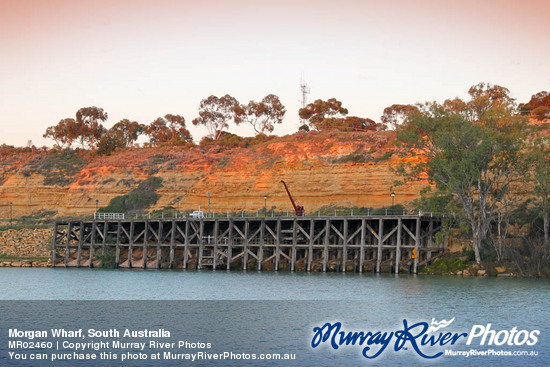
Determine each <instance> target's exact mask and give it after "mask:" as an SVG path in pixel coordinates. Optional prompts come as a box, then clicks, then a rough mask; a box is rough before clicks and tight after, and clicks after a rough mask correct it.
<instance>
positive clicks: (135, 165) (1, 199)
mask: <svg viewBox="0 0 550 367" xmlns="http://www.w3.org/2000/svg"><path fill="white" fill-rule="evenodd" d="M400 159H401V158H399V157H398V154H397V149H396V147H395V135H394V132H391V131H388V132H364V133H323V134H319V133H307V134H305V133H304V132H300V133H297V134H294V135H292V136H286V137H280V138H278V137H276V138H273V139H270V140H268V141H266V142H263V143H260V144H256V145H252V146H250V147H248V148H233V149H224V148H219V147H213V148H209V149H205V148H201V147H192V148H189V147H160V148H139V149H138V148H134V149H127V150H125V151H122V152H119V153H116V154H114V155H111V156H97V155H94V154H92V153H89V152H80V153H78V152H76V153H71V154H68V153H67V152H58V153H52V152H36V151H35V152H23V151H19V152H16V153H11V154H6V153H5V154H3V155H2V164H1V167H0V183H1V186H0V217H1V218H9V210H10V208H9V203H10V202H12V203H13V217H14V218H16V217H20V216H23V215H31V214H32V213H37V212H40V211H52V212H55V215H56V216H78V215H90V214H92V213H93V212H94V211H95V205H96V200H98V201H99V206H100V207H102V206H106V205H107V204H108V203H109V201H110V200H111V199H112V198H114V197H116V196H120V195H124V194H127V193H128V192H130V191H131V190H132V189H134V188H136V187H137V185H138V184H139V183H140V182H142V181H143V180H144V179H146V178H147V177H151V176H156V177H160V178H162V185H163V187H162V188H160V189H158V190H157V193H158V194H159V195H160V198H159V200H158V202H157V204H156V205H154V207H152V208H149V209H148V210H155V209H162V208H164V207H167V206H172V207H174V208H177V207H178V204H176V202H177V201H176V200H177V199H178V198H181V199H180V202H179V209H180V210H196V209H197V208H198V207H199V206H200V207H201V208H202V209H204V210H207V207H208V195H207V192H210V207H211V210H212V211H214V212H226V211H233V212H236V211H241V210H245V211H256V210H260V211H261V210H263V208H264V195H267V197H268V199H267V208H268V210H270V209H272V208H274V209H275V210H278V211H287V210H289V211H292V206H291V204H290V201H289V199H288V197H287V194H286V192H285V190H284V187H283V185H282V184H281V183H280V181H281V180H285V181H286V182H287V184H288V185H289V188H290V190H291V192H292V194H293V195H294V197H295V199H296V200H297V202H298V204H300V205H303V206H304V207H305V208H306V213H311V212H313V211H316V210H317V209H319V208H321V207H323V206H327V205H335V206H346V207H374V208H377V207H383V206H389V205H391V196H390V192H391V187H392V186H393V184H394V181H395V180H396V179H398V177H396V176H395V174H394V173H393V172H392V167H395V166H396V165H397V164H398V162H399V161H400ZM425 185H426V183H425V182H418V183H415V184H412V185H407V186H399V187H396V188H394V191H395V193H396V196H395V203H396V204H398V203H404V204H406V203H409V202H410V201H411V200H413V199H415V198H417V197H418V195H419V191H420V190H421V188H422V187H424V186H425Z"/></svg>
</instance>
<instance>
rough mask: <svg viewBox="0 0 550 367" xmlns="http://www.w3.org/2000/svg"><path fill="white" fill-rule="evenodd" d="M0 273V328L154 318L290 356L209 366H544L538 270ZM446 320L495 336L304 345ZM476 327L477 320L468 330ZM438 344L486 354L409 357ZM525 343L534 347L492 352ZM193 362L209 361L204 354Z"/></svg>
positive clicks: (543, 290) (547, 300)
mask: <svg viewBox="0 0 550 367" xmlns="http://www.w3.org/2000/svg"><path fill="white" fill-rule="evenodd" d="M0 280H1V283H0V284H1V285H0V290H1V292H0V300H1V301H0V311H2V313H3V321H2V322H3V324H2V325H1V326H2V333H3V334H4V335H3V336H4V337H5V331H4V328H13V327H16V326H14V325H19V326H18V327H19V328H20V329H23V328H29V327H32V328H37V327H38V325H40V327H43V328H50V327H66V325H73V326H74V327H75V328H84V329H85V330H86V328H90V327H95V328H96V329H100V328H101V327H103V328H105V329H107V328H109V327H117V328H118V327H120V328H124V327H129V328H134V329H136V328H140V327H141V328H143V327H151V328H153V327H155V326H156V327H163V328H167V329H168V330H171V332H172V335H173V339H182V338H184V337H185V338H186V339H187V340H191V339H192V340H202V341H204V342H208V341H210V342H211V343H212V344H213V345H214V347H213V349H212V350H214V349H215V350H228V349H231V350H233V349H235V350H245V351H246V350H248V351H250V352H254V351H260V350H270V351H277V352H281V351H285V352H289V353H290V352H294V353H295V356H296V359H295V360H291V361H278V362H273V361H262V363H258V361H250V360H230V361H229V360H225V361H223V363H221V362H220V363H219V364H218V365H235V366H238V365H265V366H268V365H285V366H286V365H300V366H308V365H319V366H324V365H327V366H329V365H335V364H341V365H352V366H354V365H403V366H406V365H424V364H430V365H438V364H443V363H444V364H446V365H456V366H463V365H466V366H470V365H472V366H473V365H495V364H505V365H508V366H523V365H531V366H536V365H541V366H544V365H550V352H547V350H548V349H549V348H550V321H549V317H550V311H549V309H550V281H549V280H546V279H544V280H543V279H539V280H537V279H521V278H515V279H507V278H475V277H472V278H460V277H446V276H420V275H418V276H415V275H399V276H395V275H389V274H384V275H373V274H342V273H311V274H307V273H287V272H279V273H272V272H236V271H230V272H226V271H151V270H145V271H139V270H100V269H49V268H36V269H33V268H1V269H0ZM21 310H25V311H21ZM44 315H47V316H44ZM453 318H454V320H453V322H452V323H451V324H450V326H448V327H447V328H444V329H442V330H440V331H437V332H434V333H435V334H437V335H439V333H440V332H451V333H454V334H460V333H467V334H468V335H470V334H472V333H473V332H474V331H475V332H480V333H482V331H480V330H481V328H482V327H483V328H485V329H484V330H493V331H495V334H496V333H498V332H500V331H502V330H506V332H502V333H500V334H498V335H499V337H500V340H499V337H497V339H496V342H494V343H493V344H492V345H489V344H490V343H489V338H490V336H491V334H490V333H489V334H488V336H487V338H486V341H485V342H484V343H481V342H482V341H481V339H482V336H481V335H480V336H479V337H476V338H474V339H473V341H472V343H471V344H470V345H466V341H467V339H466V336H464V337H462V338H461V339H459V340H458V341H457V342H456V344H454V345H450V344H447V345H445V346H441V345H436V346H430V345H427V346H422V347H420V348H419V349H418V351H417V350H415V348H413V346H412V342H407V343H408V344H406V345H404V346H403V348H399V346H398V345H397V344H396V343H395V338H394V339H393V340H392V342H391V343H388V346H387V348H386V349H385V350H383V352H381V353H380V355H379V356H378V357H376V358H373V359H367V358H365V356H363V355H362V352H363V348H364V346H365V345H366V344H365V345H363V346H357V345H356V346H353V345H350V346H340V347H339V348H338V349H335V348H334V347H332V346H331V345H330V341H328V342H326V343H320V344H319V346H317V347H316V348H312V342H313V339H314V335H315V334H314V332H313V330H314V328H315V327H322V326H323V325H324V324H325V323H327V322H329V323H331V324H335V323H337V322H340V323H341V325H342V330H345V331H346V332H347V331H365V332H367V331H371V332H372V333H375V332H376V331H380V332H388V333H389V332H392V331H394V332H396V331H399V330H404V329H406V328H407V325H409V326H410V325H412V324H415V323H423V322H425V323H427V324H430V323H431V322H432V321H441V320H451V319H453ZM432 319H433V320H432ZM174 320H185V322H183V323H182V322H175V321H174ZM29 323H31V324H32V326H29ZM405 323H406V324H405ZM488 324H491V325H490V326H489V325H488ZM476 325H478V326H477V327H478V328H477V329H474V327H475V326H476ZM420 328H421V327H420V326H419V329H414V330H417V331H418V330H420ZM514 328H516V329H515V330H517V331H516V332H515V333H516V335H517V334H518V333H519V332H520V331H523V330H525V333H523V334H521V335H520V338H519V339H517V340H516V342H517V343H519V344H520V345H514V342H512V339H513V337H512V338H510V341H509V343H508V341H504V339H503V338H505V337H507V336H508V335H510V333H511V332H512V330H513V329H514ZM411 330H412V329H411ZM534 330H538V333H536V334H535V336H536V340H533V341H535V343H534V344H533V345H528V343H527V342H523V343H522V341H523V340H522V338H523V336H526V335H527V334H528V333H530V332H532V331H534ZM411 333H412V331H411ZM526 333H527V334H526ZM512 335H514V334H512ZM526 341H529V340H527V339H526ZM2 342H3V341H1V340H0V343H2ZM497 344H502V345H497ZM381 345H382V344H376V343H375V344H374V345H372V346H371V347H372V348H371V352H370V354H369V352H367V353H366V354H367V355H370V356H372V354H374V353H373V352H374V351H375V350H379V349H380V346H381ZM216 348H217V349H216ZM396 349H397V350H396ZM446 349H452V350H454V351H461V352H465V351H470V350H472V349H474V350H475V353H479V352H482V353H486V354H488V355H476V356H473V355H470V356H468V357H466V356H457V355H442V356H441V357H437V358H434V359H426V358H424V357H422V356H420V353H422V354H424V355H425V356H433V355H435V354H436V353H437V352H439V351H441V352H444V351H445V350H446ZM0 352H1V353H2V355H1V356H0V364H2V365H14V366H16V365H17V366H19V365H25V364H24V363H23V362H22V361H14V360H12V359H9V358H6V353H7V352H9V350H8V349H7V348H6V346H5V345H0ZM532 352H534V353H535V354H537V355H536V356H535V355H530V356H525V355H521V356H506V355H504V354H506V353H515V354H520V353H523V354H527V353H531V354H533V353H532ZM499 353H500V354H499ZM489 354H494V355H489ZM73 362H74V363H75V364H74V365H86V364H85V362H78V364H76V363H77V362H75V361H73ZM21 363H23V364H21ZM44 363H45V362H44ZM132 363H134V364H132ZM170 363H174V364H173V365H183V364H181V361H178V362H175V361H166V360H165V361H163V363H162V364H158V363H155V362H154V361H152V360H150V359H149V360H147V361H131V363H130V362H126V363H124V364H117V362H116V361H103V363H102V365H117V366H118V365H140V366H141V365H150V366H160V365H162V366H164V365H171V364H170ZM178 363H179V364H178ZM201 363H202V362H196V363H195V364H194V365H201ZM209 363H211V362H209ZM29 365H38V364H36V363H35V364H29ZM44 365H47V366H51V365H54V364H51V363H50V364H47V363H45V364H44ZM70 365H72V364H70ZM90 365H94V364H90ZM96 365H97V364H96ZM204 365H209V364H208V363H206V362H204Z"/></svg>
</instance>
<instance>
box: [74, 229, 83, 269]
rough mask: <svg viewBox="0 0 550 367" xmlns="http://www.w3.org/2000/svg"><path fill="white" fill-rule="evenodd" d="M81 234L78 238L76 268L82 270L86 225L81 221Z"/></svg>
mask: <svg viewBox="0 0 550 367" xmlns="http://www.w3.org/2000/svg"><path fill="white" fill-rule="evenodd" d="M79 228H80V233H79V236H78V248H77V250H76V267H77V268H80V261H81V260H82V242H83V241H84V223H82V221H80V226H79Z"/></svg>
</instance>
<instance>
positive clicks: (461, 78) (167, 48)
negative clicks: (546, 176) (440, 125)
mask: <svg viewBox="0 0 550 367" xmlns="http://www.w3.org/2000/svg"><path fill="white" fill-rule="evenodd" d="M548 14H550V3H549V2H548V1H529V0H526V1H496V0H489V1H483V2H482V1H460V2H459V1H431V0H425V1H408V0H399V1H345V0H344V1H297V0H294V1H245V0H236V1H193V2H191V1H164V0H157V1H133V0H132V1H130V0H124V1H112V0H109V1H103V0H101V1H97V0H94V1H78V0H75V1H50V0H41V1H20V0H19V1H18V0H14V1H11V0H0V24H1V27H2V28H1V29H2V31H1V32H0V50H1V57H0V81H1V82H0V131H2V134H1V136H0V144H2V143H6V144H11V145H25V144H26V143H27V141H28V140H32V141H33V143H34V144H36V145H43V144H47V145H52V142H51V141H48V140H45V139H43V138H42V134H43V133H44V131H45V130H46V128H47V127H48V126H51V125H55V124H57V122H58V121H59V120H60V119H62V118H66V117H74V114H75V112H76V110H77V109H78V108H80V107H86V106H92V105H95V106H99V107H102V108H104V109H105V110H106V111H107V112H108V113H109V120H108V121H107V123H106V124H105V125H106V127H110V126H112V125H113V124H115V123H116V122H118V121H119V120H121V119H123V118H129V119H132V120H136V121H139V122H141V123H150V122H151V121H153V120H154V119H155V118H156V117H159V116H163V115H165V114H167V113H172V114H180V115H183V116H184V117H185V118H186V120H187V122H188V124H189V125H191V120H192V119H193V118H195V117H197V113H198V106H199V103H200V101H201V99H203V98H206V97H208V96H209V95H211V94H214V95H223V94H226V93H228V94H231V95H233V96H234V97H236V98H237V99H239V100H240V101H241V102H245V103H246V102H248V101H249V100H251V99H254V100H259V99H261V98H263V97H264V96H265V95H267V94H269V93H274V94H277V95H278V96H279V97H280V98H281V101H282V102H283V104H284V105H285V106H286V107H287V110H288V112H287V115H286V117H285V121H284V123H283V124H282V125H281V126H278V127H277V129H276V130H275V133H277V134H286V133H291V132H294V131H295V130H296V128H297V124H298V116H297V110H298V108H299V103H298V100H299V98H300V95H299V83H300V78H301V77H302V76H304V77H305V79H306V80H307V81H308V82H309V84H310V85H311V94H310V95H309V96H308V98H309V101H313V100H314V99H319V98H321V99H327V98H331V97H336V98H337V99H339V100H341V101H342V102H343V104H344V106H345V107H347V108H348V110H349V111H350V114H351V115H358V116H362V117H370V118H372V119H375V120H379V119H380V115H381V113H382V110H383V109H384V108H385V107H387V106H389V105H391V104H394V103H415V102H422V101H426V100H434V99H435V100H440V101H441V100H443V99H446V98H452V97H455V96H459V97H463V98H466V93H465V92H466V91H467V89H468V88H469V87H470V86H471V85H473V84H476V83H478V82H481V81H485V82H489V83H493V84H499V85H502V86H505V87H507V88H509V89H510V90H511V92H512V95H513V96H514V97H515V98H517V100H518V101H519V102H526V101H528V100H529V98H530V96H531V95H532V94H534V93H537V92H539V91H542V90H550V75H549V74H550V73H549V72H550V47H548V41H547V35H548V34H550V22H548V19H547V18H548ZM190 130H191V132H192V134H193V136H194V138H195V140H199V139H200V137H202V136H203V135H204V134H205V133H206V131H205V130H203V129H200V128H196V127H194V126H192V125H191V126H190ZM230 131H233V132H237V133H240V134H242V135H252V133H253V131H252V129H251V128H248V127H239V128H234V127H232V128H231V129H230Z"/></svg>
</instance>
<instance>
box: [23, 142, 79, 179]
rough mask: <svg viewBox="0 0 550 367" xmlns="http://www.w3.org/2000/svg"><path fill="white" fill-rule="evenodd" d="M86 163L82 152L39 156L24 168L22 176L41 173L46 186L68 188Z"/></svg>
mask: <svg viewBox="0 0 550 367" xmlns="http://www.w3.org/2000/svg"><path fill="white" fill-rule="evenodd" d="M86 163H87V162H86V159H85V158H84V156H83V153H81V152H80V151H77V150H64V151H56V152H53V153H50V154H47V155H45V156H43V155H40V156H37V158H36V159H35V160H33V161H31V162H30V163H28V164H27V165H25V166H24V167H23V169H22V171H21V174H22V175H23V176H24V177H29V176H30V175H31V174H32V173H39V174H41V175H43V176H44V185H47V186H55V185H57V186H68V185H70V184H71V183H72V182H73V181H74V180H75V178H76V175H77V174H78V173H79V172H80V171H81V170H82V168H83V167H84V166H85V165H86Z"/></svg>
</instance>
